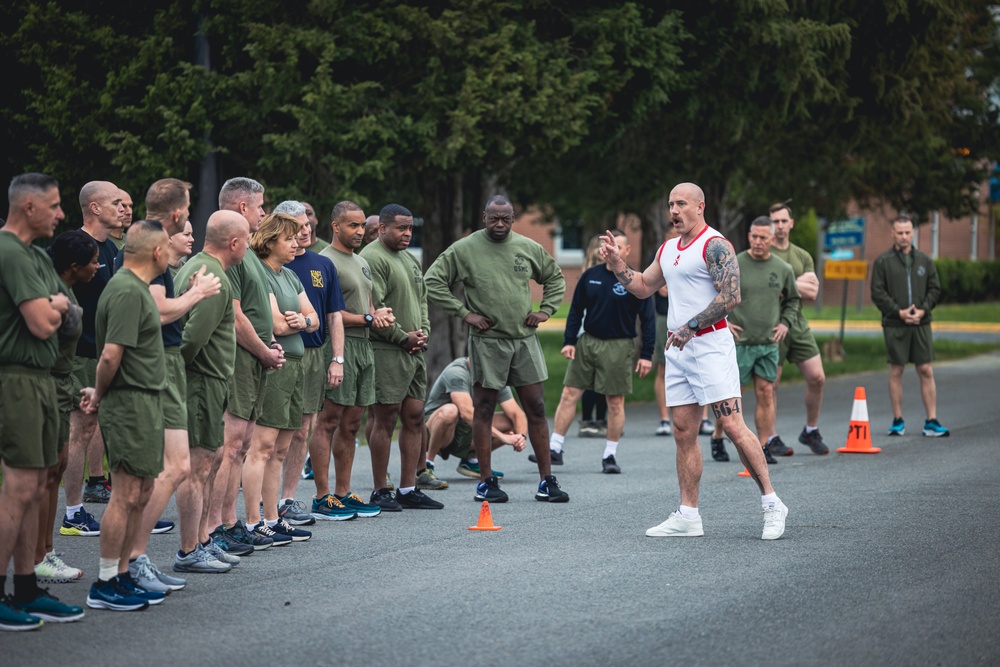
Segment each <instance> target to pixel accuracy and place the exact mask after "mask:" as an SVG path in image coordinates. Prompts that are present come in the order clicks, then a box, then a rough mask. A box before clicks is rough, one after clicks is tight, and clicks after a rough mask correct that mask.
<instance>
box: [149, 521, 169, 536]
mask: <svg viewBox="0 0 1000 667" xmlns="http://www.w3.org/2000/svg"><path fill="white" fill-rule="evenodd" d="M174 525H175V524H174V522H173V521H157V522H156V525H155V526H153V530H152V531H150V533H151V534H152V535H160V534H161V533H169V532H170V531H171V530H173V529H174Z"/></svg>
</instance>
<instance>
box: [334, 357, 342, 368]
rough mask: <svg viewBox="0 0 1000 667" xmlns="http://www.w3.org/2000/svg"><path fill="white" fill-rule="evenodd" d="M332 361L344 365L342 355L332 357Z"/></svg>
mask: <svg viewBox="0 0 1000 667" xmlns="http://www.w3.org/2000/svg"><path fill="white" fill-rule="evenodd" d="M333 363H335V364H340V365H341V366H343V365H344V357H343V355H341V356H339V357H334V358H333Z"/></svg>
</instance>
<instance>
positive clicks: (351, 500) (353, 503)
mask: <svg viewBox="0 0 1000 667" xmlns="http://www.w3.org/2000/svg"><path fill="white" fill-rule="evenodd" d="M334 497H335V498H336V499H337V500H339V501H340V502H341V504H342V505H343V506H344V507H346V508H347V509H349V510H354V513H355V514H357V515H358V517H372V516H378V515H379V514H381V513H382V508H381V507H379V506H378V505H372V504H370V503H366V502H365V501H363V500H361V497H360V496H358V494H356V493H353V492H352V493H348V494H347V495H346V496H338V495H336V494H334Z"/></svg>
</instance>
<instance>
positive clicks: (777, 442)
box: [767, 435, 795, 463]
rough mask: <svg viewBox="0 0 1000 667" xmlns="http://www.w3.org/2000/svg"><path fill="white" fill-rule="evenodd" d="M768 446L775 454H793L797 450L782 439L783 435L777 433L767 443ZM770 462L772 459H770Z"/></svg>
mask: <svg viewBox="0 0 1000 667" xmlns="http://www.w3.org/2000/svg"><path fill="white" fill-rule="evenodd" d="M767 448H768V449H769V450H771V453H772V454H774V455H775V456H791V455H792V454H794V453H795V451H794V450H793V449H792V448H791V447H789V446H788V445H786V444H785V443H783V442H782V441H781V436H779V435H776V436H774V437H773V438H771V439H770V440H769V441H768V443H767ZM768 463H770V461H768Z"/></svg>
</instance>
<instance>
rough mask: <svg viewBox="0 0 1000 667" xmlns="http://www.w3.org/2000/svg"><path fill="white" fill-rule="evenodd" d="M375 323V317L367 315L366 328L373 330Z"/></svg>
mask: <svg viewBox="0 0 1000 667" xmlns="http://www.w3.org/2000/svg"><path fill="white" fill-rule="evenodd" d="M374 321H375V318H374V317H372V315H371V313H365V327H366V328H369V329H370V328H371V326H372V323H373V322H374Z"/></svg>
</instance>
